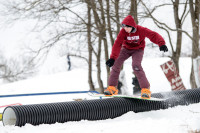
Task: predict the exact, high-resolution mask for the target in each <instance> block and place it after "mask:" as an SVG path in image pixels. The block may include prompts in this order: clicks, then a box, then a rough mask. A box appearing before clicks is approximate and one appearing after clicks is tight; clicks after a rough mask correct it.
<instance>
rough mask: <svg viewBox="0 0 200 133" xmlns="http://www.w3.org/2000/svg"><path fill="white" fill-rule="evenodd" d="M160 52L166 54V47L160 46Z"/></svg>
mask: <svg viewBox="0 0 200 133" xmlns="http://www.w3.org/2000/svg"><path fill="white" fill-rule="evenodd" d="M160 51H164V52H167V51H168V48H167V46H166V45H162V46H160Z"/></svg>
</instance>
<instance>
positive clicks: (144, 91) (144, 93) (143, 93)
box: [141, 88, 151, 99]
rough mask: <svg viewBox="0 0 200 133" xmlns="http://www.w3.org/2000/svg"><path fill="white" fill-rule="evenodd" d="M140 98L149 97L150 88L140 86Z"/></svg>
mask: <svg viewBox="0 0 200 133" xmlns="http://www.w3.org/2000/svg"><path fill="white" fill-rule="evenodd" d="M141 98H143V99H150V98H151V91H150V88H142V90H141Z"/></svg>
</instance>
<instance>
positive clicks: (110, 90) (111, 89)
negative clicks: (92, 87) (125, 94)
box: [104, 86, 118, 96]
mask: <svg viewBox="0 0 200 133" xmlns="http://www.w3.org/2000/svg"><path fill="white" fill-rule="evenodd" d="M104 94H105V95H109V96H112V95H117V94H118V89H117V88H115V86H108V88H107V89H106V90H105V91H104Z"/></svg>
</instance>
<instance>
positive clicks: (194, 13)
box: [189, 0, 200, 88]
mask: <svg viewBox="0 0 200 133" xmlns="http://www.w3.org/2000/svg"><path fill="white" fill-rule="evenodd" d="M199 4H200V3H199V0H195V3H194V2H193V0H189V5H190V14H191V20H192V27H193V40H192V68H191V74H190V84H191V87H192V88H197V84H196V82H195V76H194V75H195V74H194V65H193V59H195V58H197V56H199V55H200V53H199V6H200V5H199ZM194 6H195V8H194Z"/></svg>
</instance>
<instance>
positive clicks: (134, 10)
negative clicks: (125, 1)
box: [129, 0, 138, 24]
mask: <svg viewBox="0 0 200 133" xmlns="http://www.w3.org/2000/svg"><path fill="white" fill-rule="evenodd" d="M129 15H131V16H133V18H134V20H135V22H136V24H138V16H137V0H131V8H130V12H129Z"/></svg>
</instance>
